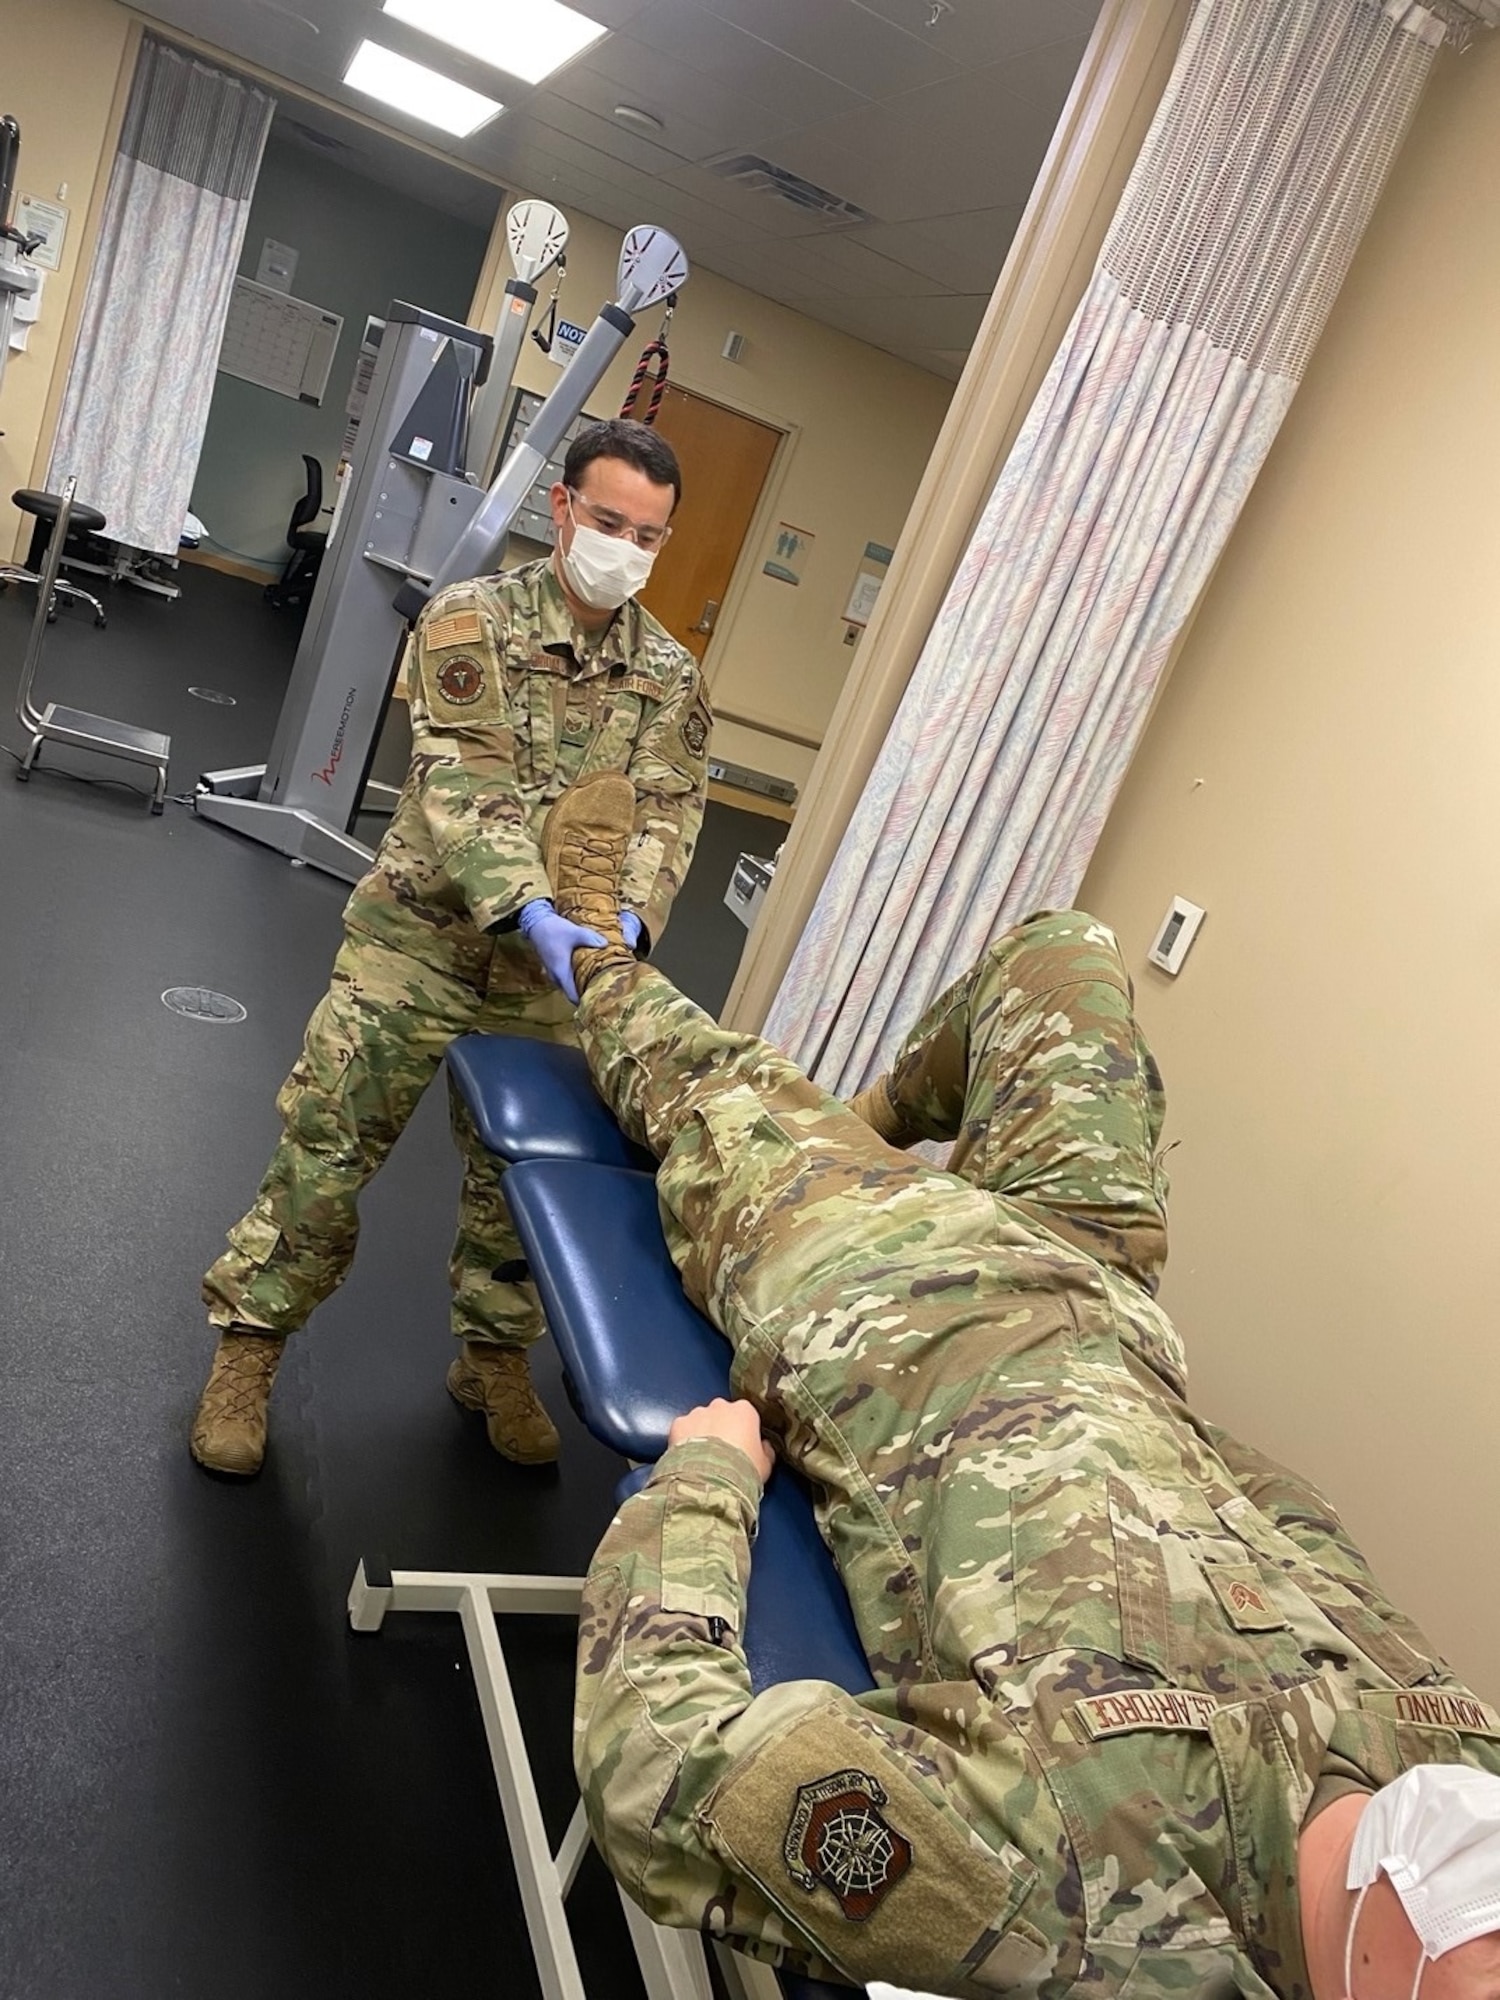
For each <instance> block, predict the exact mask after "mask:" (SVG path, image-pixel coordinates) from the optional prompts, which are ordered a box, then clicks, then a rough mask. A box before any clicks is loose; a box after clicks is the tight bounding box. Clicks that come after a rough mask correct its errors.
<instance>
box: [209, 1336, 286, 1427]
mask: <svg viewBox="0 0 1500 2000" xmlns="http://www.w3.org/2000/svg"><path fill="white" fill-rule="evenodd" d="M280 1358H281V1357H280V1355H279V1353H278V1352H277V1350H276V1349H275V1348H272V1347H263V1346H261V1345H259V1344H257V1345H256V1346H254V1347H252V1346H250V1345H249V1343H248V1342H246V1341H239V1342H236V1344H235V1345H234V1346H233V1347H232V1348H229V1349H228V1350H227V1351H226V1352H224V1353H223V1354H221V1355H220V1356H219V1357H218V1365H217V1366H216V1367H215V1370H214V1380H213V1382H212V1384H211V1385H210V1387H209V1389H208V1391H207V1392H206V1394H205V1398H204V1400H205V1402H207V1403H209V1404H210V1406H211V1407H212V1409H213V1411H214V1413H215V1414H216V1415H217V1416H220V1417H252V1416H255V1415H256V1414H257V1413H258V1411H259V1409H260V1407H261V1404H262V1403H263V1402H264V1400H265V1396H266V1391H267V1390H268V1388H269V1387H270V1384H271V1380H272V1378H273V1376H274V1375H275V1373H276V1367H277V1363H278V1362H279V1360H280Z"/></svg>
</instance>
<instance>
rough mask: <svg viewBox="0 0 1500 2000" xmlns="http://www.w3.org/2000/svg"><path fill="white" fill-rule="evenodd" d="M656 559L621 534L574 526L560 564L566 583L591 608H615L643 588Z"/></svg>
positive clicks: (615, 609) (598, 609) (607, 609)
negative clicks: (569, 544)
mask: <svg viewBox="0 0 1500 2000" xmlns="http://www.w3.org/2000/svg"><path fill="white" fill-rule="evenodd" d="M655 560H656V553H655V551H654V550H652V549H638V548H637V547H636V545H635V543H634V542H630V541H626V540H625V538H624V536H622V535H601V534H600V532H599V530H598V529H597V528H584V527H575V528H574V530H573V540H572V544H571V546H570V547H569V548H567V549H566V550H565V551H564V552H563V558H562V566H563V574H564V576H566V578H567V580H568V583H569V586H570V587H571V589H572V590H573V591H574V592H575V593H576V595H577V596H578V597H580V598H581V599H582V600H583V602H584V603H585V604H587V605H588V606H589V607H590V609H591V610H594V611H617V610H618V609H619V607H620V606H621V605H622V604H623V603H624V602H625V600H626V598H627V597H634V596H635V594H636V592H637V591H638V590H641V589H643V588H644V586H645V582H646V579H647V577H648V576H650V574H651V565H652V563H653V562H655Z"/></svg>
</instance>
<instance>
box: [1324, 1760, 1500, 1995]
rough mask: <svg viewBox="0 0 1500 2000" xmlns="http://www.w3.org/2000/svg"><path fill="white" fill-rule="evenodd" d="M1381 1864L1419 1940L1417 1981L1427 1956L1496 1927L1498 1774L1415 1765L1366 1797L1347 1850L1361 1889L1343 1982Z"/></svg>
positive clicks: (1353, 1881)
mask: <svg viewBox="0 0 1500 2000" xmlns="http://www.w3.org/2000/svg"><path fill="white" fill-rule="evenodd" d="M1382 1869H1384V1871H1385V1873H1386V1874H1387V1875H1388V1876H1389V1877H1390V1881H1391V1886H1392V1887H1393V1888H1394V1889H1395V1891H1396V1894H1397V1895H1398V1896H1399V1897H1400V1898H1401V1907H1402V1909H1403V1910H1405V1912H1406V1915H1407V1919H1408V1921H1409V1922H1410V1924H1411V1927H1412V1929H1413V1930H1414V1931H1415V1932H1416V1934H1417V1936H1418V1938H1419V1939H1420V1941H1421V1945H1422V1958H1421V1961H1420V1963H1419V1964H1418V1967H1417V1984H1418V1986H1420V1984H1421V1981H1422V1970H1423V1967H1425V1965H1426V1964H1427V1962H1428V1961H1429V1960H1431V1959H1434V1958H1441V1957H1442V1955H1443V1953H1444V1952H1445V1951H1453V1950H1455V1949H1456V1948H1457V1947H1458V1946H1459V1945H1461V1944H1468V1943H1469V1942H1470V1941H1471V1940H1472V1939H1473V1938H1477V1937H1484V1936H1486V1935H1487V1934H1488V1933H1489V1932H1491V1931H1494V1930H1500V1778H1497V1777H1492V1776H1491V1775H1490V1773H1489V1772H1487V1771H1474V1770H1470V1769H1469V1768H1468V1766H1466V1765H1463V1764H1418V1765H1417V1766H1416V1767H1415V1769H1413V1770H1410V1771H1406V1772H1403V1774H1402V1775H1401V1776H1400V1777H1399V1778H1397V1779H1396V1781H1395V1782H1394V1784H1389V1785H1385V1786H1383V1787H1382V1789H1381V1790H1380V1791H1378V1792H1377V1793H1376V1794H1375V1796H1374V1797H1373V1798H1372V1799H1371V1800H1370V1803H1369V1804H1368V1805H1367V1806H1366V1807H1365V1809H1364V1811H1363V1813H1362V1814H1361V1815H1360V1821H1359V1825H1358V1827H1357V1828H1356V1829H1355V1833H1354V1845H1353V1846H1352V1847H1351V1848H1350V1850H1349V1875H1348V1887H1349V1888H1351V1889H1358V1890H1359V1892H1360V1896H1359V1902H1358V1903H1356V1905H1355V1909H1354V1920H1353V1922H1352V1923H1351V1924H1350V1926H1349V1938H1348V1943H1347V1945H1346V1947H1345V1955H1344V1984H1345V1987H1346V1989H1347V1988H1348V1984H1349V1977H1350V1972H1351V1970H1352V1967H1353V1961H1354V1930H1355V1926H1356V1925H1357V1924H1358V1922H1359V1912H1360V1909H1361V1908H1362V1906H1363V1903H1364V1898H1365V1894H1366V1892H1367V1891H1368V1889H1369V1887H1370V1885H1371V1883H1373V1882H1374V1880H1375V1878H1376V1877H1377V1876H1378V1875H1379V1874H1380V1872H1381V1870H1382ZM1415 1990H1416V1989H1415V1988H1413V1991H1414V1992H1415Z"/></svg>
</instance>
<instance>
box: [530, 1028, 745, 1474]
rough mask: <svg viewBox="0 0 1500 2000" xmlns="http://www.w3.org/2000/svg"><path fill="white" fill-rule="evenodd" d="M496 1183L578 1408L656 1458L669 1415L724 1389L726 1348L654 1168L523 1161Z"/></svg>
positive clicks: (622, 1447)
mask: <svg viewBox="0 0 1500 2000" xmlns="http://www.w3.org/2000/svg"><path fill="white" fill-rule="evenodd" d="M553 1053H556V1051H553ZM564 1053H570V1052H569V1051H564ZM501 1186H502V1189H503V1191H504V1194H505V1199H506V1201H507V1202H508V1203H509V1205H510V1212H511V1215H512V1217H513V1218H514V1220H515V1225H516V1234H517V1235H518V1236H519V1237H520V1239H521V1246H522V1248H523V1249H524V1250H525V1252H526V1261H527V1263H528V1264H530V1266H531V1275H532V1277H533V1278H534V1279H535V1281H536V1287H537V1290H538V1291H539V1292H540V1294H541V1299H542V1309H543V1311H544V1312H545V1313H546V1315H547V1325H548V1327H549V1329H550V1330H551V1333H552V1337H553V1339H554V1340H555V1341H556V1342H557V1349H558V1352H559V1354H561V1356H562V1359H563V1366H564V1367H565V1368H566V1369H567V1371H568V1377H569V1382H570V1386H571V1389H572V1393H573V1395H574V1396H575V1397H576V1398H577V1402H578V1412H579V1415H580V1416H581V1417H582V1418H583V1421H584V1422H585V1423H586V1424H587V1425H588V1427H589V1429H590V1430H591V1431H592V1432H593V1433H594V1436H595V1437H596V1438H599V1439H600V1440H601V1441H602V1442H603V1443H604V1444H607V1445H611V1446H612V1447H613V1448H614V1449H615V1450H616V1451H618V1452H620V1453H621V1454H622V1455H623V1456H624V1457H626V1458H636V1459H640V1458H659V1457H660V1456H661V1454H662V1453H663V1452H664V1451H665V1450H666V1448H667V1430H668V1428H669V1426H670V1425H671V1422H672V1419H673V1418H674V1417H676V1416H680V1415H681V1414H682V1412H683V1411H684V1410H691V1409H693V1408H695V1407H696V1406H697V1405H698V1404H699V1403H707V1402H711V1401H712V1400H713V1398H714V1397H715V1396H722V1395H725V1394H727V1393H728V1392H727V1387H726V1385H727V1383H728V1380H729V1348H728V1345H727V1344H726V1342H725V1340H724V1337H723V1335H722V1334H720V1333H719V1332H718V1331H717V1330H716V1329H715V1328H714V1327H712V1326H711V1325H710V1324H709V1322H708V1321H707V1320H706V1319H705V1318H704V1317H703V1315H702V1314H701V1313H700V1312H699V1311H698V1310H697V1309H696V1307H694V1306H693V1305H692V1304H691V1303H690V1302H689V1300H688V1297H687V1294H686V1293H685V1292H684V1291H683V1289H682V1280H681V1279H680V1278H679V1277H678V1275H677V1267H676V1266H675V1265H674V1264H673V1262H672V1259H671V1257H670V1256H669V1255H668V1254H667V1245H666V1239H665V1238H664V1237H663V1235H662V1231H661V1219H660V1217H659V1215H658V1213H657V1208H656V1180H655V1178H654V1176H653V1175H651V1174H645V1173H640V1172H638V1171H636V1170H635V1169H633V1168H630V1167H613V1166H605V1165H601V1164H600V1163H599V1162H597V1161H585V1160H522V1161H520V1162H519V1163H518V1164H517V1165H515V1166H513V1167H512V1168H511V1169H510V1171H509V1173H507V1174H506V1176H505V1179H504V1181H503V1182H502V1183H501Z"/></svg>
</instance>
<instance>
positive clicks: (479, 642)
mask: <svg viewBox="0 0 1500 2000" xmlns="http://www.w3.org/2000/svg"><path fill="white" fill-rule="evenodd" d="M412 653H413V668H412V678H413V679H414V680H415V682H416V685H417V688H418V690H419V691H420V694H421V698H422V701H423V703H424V704H425V706H426V709H427V713H428V715H429V716H430V717H431V718H432V720H433V721H434V722H435V723H437V724H438V725H439V726H442V725H445V724H446V725H449V726H452V725H455V724H456V725H459V726H464V725H473V724H475V723H492V722H498V721H499V720H500V719H501V717H502V716H503V715H504V713H505V705H506V704H505V674H504V671H503V668H502V666H501V658H500V647H499V642H498V636H497V634H496V631H495V629H494V626H493V624H492V623H491V621H490V620H489V619H488V618H486V617H485V615H484V612H483V610H482V609H481V607H480V604H479V601H478V597H477V594H476V593H475V592H474V591H473V589H472V587H470V586H458V587H456V588H455V589H453V590H451V591H445V592H444V594H443V596H442V599H441V600H440V601H439V603H438V604H437V606H436V607H435V615H432V614H429V615H428V616H427V617H425V618H424V619H423V621H422V623H421V624H420V625H419V626H418V628H417V633H416V642H415V644H414V646H413V648H412Z"/></svg>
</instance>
